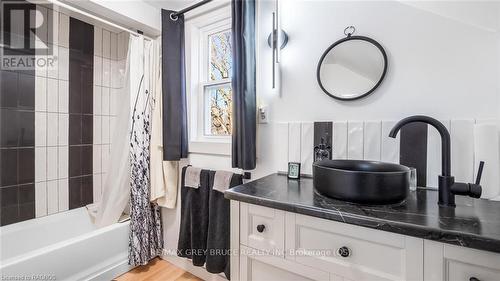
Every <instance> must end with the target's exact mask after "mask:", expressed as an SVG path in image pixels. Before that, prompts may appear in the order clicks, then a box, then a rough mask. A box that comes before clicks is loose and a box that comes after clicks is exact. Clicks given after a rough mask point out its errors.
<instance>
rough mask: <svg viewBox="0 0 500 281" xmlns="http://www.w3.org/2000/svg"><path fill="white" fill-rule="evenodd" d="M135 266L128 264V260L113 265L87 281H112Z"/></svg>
mask: <svg viewBox="0 0 500 281" xmlns="http://www.w3.org/2000/svg"><path fill="white" fill-rule="evenodd" d="M134 267H135V266H132V265H129V264H128V259H125V260H123V261H121V262H119V263H116V264H113V265H111V266H109V267H107V268H105V269H104V270H102V271H100V272H98V273H96V274H94V275H93V276H91V277H89V278H88V279H86V280H88V281H100V280H113V279H114V278H116V277H118V276H120V275H122V274H124V273H126V272H128V271H130V270H132V269H133V268H134Z"/></svg>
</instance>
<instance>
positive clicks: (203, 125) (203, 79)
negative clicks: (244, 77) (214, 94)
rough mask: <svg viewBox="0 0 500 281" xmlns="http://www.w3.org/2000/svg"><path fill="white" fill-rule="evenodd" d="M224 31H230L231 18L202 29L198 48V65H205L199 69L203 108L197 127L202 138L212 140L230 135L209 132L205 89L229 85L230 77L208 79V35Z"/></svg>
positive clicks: (207, 101) (201, 104)
mask: <svg viewBox="0 0 500 281" xmlns="http://www.w3.org/2000/svg"><path fill="white" fill-rule="evenodd" d="M226 31H231V19H229V22H227V20H224V21H221V22H220V24H219V23H218V24H217V25H216V26H215V27H214V28H209V29H208V30H206V31H202V33H201V40H200V49H202V51H201V56H200V66H203V65H204V66H205V67H200V70H201V69H204V70H202V71H200V74H201V75H200V76H199V80H200V82H199V83H200V90H199V93H200V94H201V95H202V97H201V99H200V104H199V107H198V108H203V114H202V116H201V120H198V122H200V123H199V124H198V125H199V126H200V128H199V129H201V130H199V132H198V133H199V134H200V135H201V136H203V138H208V139H213V140H221V139H222V140H224V139H228V138H231V135H230V134H229V135H212V134H209V133H208V131H210V118H211V116H210V111H209V105H208V103H209V99H208V92H207V90H208V89H210V88H214V87H217V86H224V85H229V87H231V78H223V79H220V80H216V81H211V80H210V50H211V48H210V44H211V42H210V36H212V35H215V34H218V33H223V32H226Z"/></svg>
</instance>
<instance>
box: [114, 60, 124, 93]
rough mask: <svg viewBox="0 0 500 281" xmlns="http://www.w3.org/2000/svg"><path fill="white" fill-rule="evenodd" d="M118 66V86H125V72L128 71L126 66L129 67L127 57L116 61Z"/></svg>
mask: <svg viewBox="0 0 500 281" xmlns="http://www.w3.org/2000/svg"><path fill="white" fill-rule="evenodd" d="M116 63H117V66H118V73H116V79H117V81H118V82H117V85H116V88H123V87H125V73H126V69H125V68H126V67H127V62H126V60H125V59H123V60H119V61H117V62H116Z"/></svg>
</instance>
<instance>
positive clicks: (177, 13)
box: [170, 0, 212, 20]
mask: <svg viewBox="0 0 500 281" xmlns="http://www.w3.org/2000/svg"><path fill="white" fill-rule="evenodd" d="M210 2H212V0H203V1H200V2H198V3H196V4H194V5H191V6H189V7H186V8H184V9H182V10H180V11H178V12H175V13H172V14H170V18H171V19H173V20H176V19H177V17H178V16H179V15H182V14H184V13H187V12H189V11H191V10H193V9H196V8H198V7H200V6H203V5H205V4H207V3H210Z"/></svg>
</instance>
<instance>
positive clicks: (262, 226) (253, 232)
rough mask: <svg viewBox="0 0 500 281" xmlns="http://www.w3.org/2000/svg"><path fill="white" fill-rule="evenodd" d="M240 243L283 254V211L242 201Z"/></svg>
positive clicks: (275, 253)
mask: <svg viewBox="0 0 500 281" xmlns="http://www.w3.org/2000/svg"><path fill="white" fill-rule="evenodd" d="M240 220H241V224H240V241H241V244H243V245H246V246H249V247H252V248H255V249H259V250H266V251H270V252H269V254H273V255H283V249H284V244H285V212H283V211H280V210H275V209H271V208H266V207H262V206H256V205H251V204H246V203H242V204H241V205H240Z"/></svg>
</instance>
